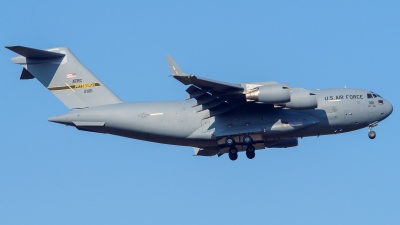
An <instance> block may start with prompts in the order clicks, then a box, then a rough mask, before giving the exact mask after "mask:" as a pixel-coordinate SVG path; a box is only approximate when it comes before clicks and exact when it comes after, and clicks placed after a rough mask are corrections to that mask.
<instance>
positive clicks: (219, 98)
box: [167, 56, 247, 118]
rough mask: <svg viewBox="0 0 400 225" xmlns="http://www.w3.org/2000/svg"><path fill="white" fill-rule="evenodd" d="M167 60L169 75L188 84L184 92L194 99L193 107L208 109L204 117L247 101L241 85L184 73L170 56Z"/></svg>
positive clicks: (200, 109)
mask: <svg viewBox="0 0 400 225" xmlns="http://www.w3.org/2000/svg"><path fill="white" fill-rule="evenodd" d="M167 61H168V65H169V68H170V70H171V76H173V77H174V78H175V79H177V80H178V81H180V82H181V83H183V84H185V85H190V86H189V87H188V88H187V89H186V92H187V93H189V96H188V99H191V98H194V99H196V104H195V105H194V107H195V106H199V110H198V111H199V112H200V111H203V110H209V114H208V115H207V116H206V117H205V118H207V117H212V116H215V115H218V114H221V113H224V112H227V111H229V110H231V109H233V108H235V107H237V106H239V105H241V104H244V103H246V102H247V101H246V97H245V95H244V94H243V93H244V91H245V90H244V88H243V87H242V86H241V85H239V84H234V83H229V82H222V81H217V80H212V79H208V78H203V77H198V76H195V75H192V74H185V73H184V72H183V71H182V70H181V68H180V67H179V66H178V64H176V63H175V61H174V60H173V59H172V58H171V56H167Z"/></svg>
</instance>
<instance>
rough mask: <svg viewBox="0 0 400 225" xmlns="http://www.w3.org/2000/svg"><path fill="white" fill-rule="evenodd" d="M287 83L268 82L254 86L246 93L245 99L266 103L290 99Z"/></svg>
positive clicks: (282, 101) (283, 101)
mask: <svg viewBox="0 0 400 225" xmlns="http://www.w3.org/2000/svg"><path fill="white" fill-rule="evenodd" d="M289 87H290V86H289V85H288V84H270V85H264V86H260V87H256V88H254V89H253V90H252V92H250V93H247V94H246V99H247V100H250V101H257V102H262V103H267V104H275V103H285V102H289V101H290V89H289Z"/></svg>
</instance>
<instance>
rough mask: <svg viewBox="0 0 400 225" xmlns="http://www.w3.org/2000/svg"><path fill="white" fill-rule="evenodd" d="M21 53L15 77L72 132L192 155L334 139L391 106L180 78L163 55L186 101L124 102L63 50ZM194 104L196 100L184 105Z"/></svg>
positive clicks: (361, 94) (349, 95)
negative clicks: (41, 96)
mask: <svg viewBox="0 0 400 225" xmlns="http://www.w3.org/2000/svg"><path fill="white" fill-rule="evenodd" d="M6 48H8V49H9V50H11V51H13V52H15V53H17V54H19V55H20V56H18V57H15V58H12V59H11V60H12V61H13V62H14V63H16V64H20V65H21V66H23V70H22V74H21V77H20V79H22V80H25V79H33V78H36V79H37V80H39V81H40V82H41V83H42V84H43V85H44V86H45V87H46V88H47V89H48V90H50V91H51V92H52V93H53V94H54V95H55V96H56V97H57V98H58V99H59V100H61V101H62V102H63V103H64V104H65V105H66V106H67V107H68V108H69V109H70V111H69V112H68V113H66V114H63V115H60V116H55V117H52V118H49V119H48V120H49V121H51V122H55V123H60V124H65V125H68V126H74V127H76V128H77V129H78V130H83V131H92V132H98V133H105V134H113V135H118V136H123V137H128V138H134V139H139V140H144V141H151V142H158V143H164V144H172V145H182V146H192V147H194V153H195V155H197V156H213V155H218V156H221V155H223V154H224V153H228V155H229V158H230V159H231V160H236V159H237V157H238V152H242V151H244V152H246V156H247V157H248V158H249V159H252V158H254V156H255V150H261V149H265V148H286V147H294V146H297V145H298V138H299V137H300V138H302V137H309V136H319V135H328V134H340V133H344V132H349V131H353V130H358V129H361V128H364V127H369V133H368V136H369V138H371V139H374V138H375V136H376V134H375V132H374V131H372V128H373V127H375V126H377V125H378V123H379V122H380V121H382V120H384V119H385V118H386V117H388V116H389V115H390V114H391V113H392V110H393V107H392V105H391V104H390V103H389V102H388V101H387V100H385V99H384V98H382V97H381V96H380V95H378V94H377V93H374V92H371V91H366V90H361V89H353V88H338V89H326V90H306V89H304V88H292V87H290V85H289V84H282V83H278V82H257V83H240V84H235V83H228V82H221V81H216V80H211V79H207V78H203V77H199V76H195V75H192V74H186V73H184V72H183V71H182V70H181V68H180V67H179V66H178V65H177V64H176V63H175V62H174V60H173V59H172V58H171V57H170V56H167V61H168V64H169V67H170V70H171V76H173V77H174V78H175V79H177V80H178V81H180V82H181V83H183V84H184V85H188V88H187V89H186V92H187V93H188V94H189V96H188V98H187V99H186V100H185V101H175V102H138V103H124V102H123V101H121V100H120V99H119V98H118V97H117V96H116V95H115V94H114V93H113V92H111V91H110V90H109V89H108V88H107V87H106V86H105V85H104V84H103V83H102V82H101V81H100V80H99V79H98V78H97V77H95V76H94V75H93V74H92V73H91V72H90V71H89V70H88V69H87V68H86V67H85V66H84V65H83V64H82V63H81V62H79V60H78V59H77V58H76V57H75V56H74V55H73V54H72V52H71V51H70V50H69V49H68V48H65V47H56V48H50V49H46V50H39V49H33V48H28V47H23V46H7V47H6ZM190 99H194V100H190Z"/></svg>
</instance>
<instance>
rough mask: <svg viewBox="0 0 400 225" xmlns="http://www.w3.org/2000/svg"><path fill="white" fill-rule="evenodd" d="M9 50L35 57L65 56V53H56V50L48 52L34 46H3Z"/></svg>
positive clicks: (27, 56)
mask: <svg viewBox="0 0 400 225" xmlns="http://www.w3.org/2000/svg"><path fill="white" fill-rule="evenodd" d="M5 47H6V48H8V49H10V50H11V51H13V52H15V53H17V54H20V55H22V56H24V57H26V58H36V59H51V58H60V57H63V56H65V54H62V53H57V52H49V51H45V50H39V49H34V48H28V47H24V46H19V45H17V46H5Z"/></svg>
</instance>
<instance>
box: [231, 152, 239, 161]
mask: <svg viewBox="0 0 400 225" xmlns="http://www.w3.org/2000/svg"><path fill="white" fill-rule="evenodd" d="M229 158H230V159H231V160H232V161H235V160H236V159H237V158H238V154H237V153H236V154H231V153H229Z"/></svg>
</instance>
